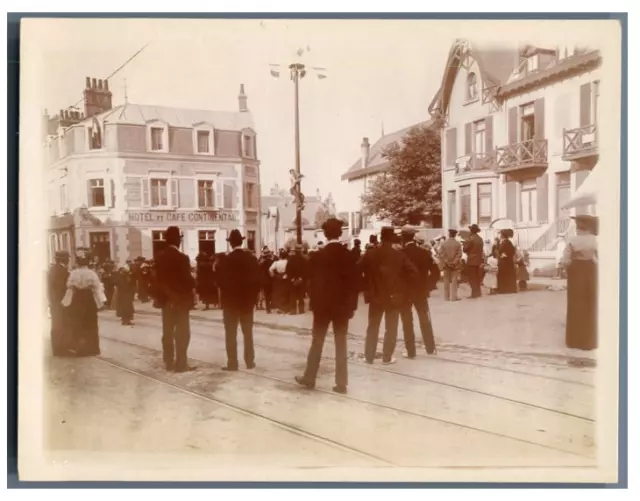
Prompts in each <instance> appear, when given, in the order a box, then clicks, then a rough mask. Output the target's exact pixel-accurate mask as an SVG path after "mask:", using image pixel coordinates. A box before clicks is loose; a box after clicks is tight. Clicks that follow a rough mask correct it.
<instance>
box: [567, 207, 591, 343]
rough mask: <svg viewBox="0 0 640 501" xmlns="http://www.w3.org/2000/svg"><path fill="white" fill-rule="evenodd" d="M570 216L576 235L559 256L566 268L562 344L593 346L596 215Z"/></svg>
mask: <svg viewBox="0 0 640 501" xmlns="http://www.w3.org/2000/svg"><path fill="white" fill-rule="evenodd" d="M574 219H575V221H576V235H575V236H574V237H573V238H571V239H570V240H569V242H568V243H567V246H566V248H565V250H564V257H563V259H562V265H563V266H564V268H565V269H566V270H567V327H566V344H567V347H568V348H576V349H579V350H594V349H595V348H597V347H598V244H597V239H596V235H597V234H598V219H597V218H596V217H593V216H577V217H575V218H574Z"/></svg>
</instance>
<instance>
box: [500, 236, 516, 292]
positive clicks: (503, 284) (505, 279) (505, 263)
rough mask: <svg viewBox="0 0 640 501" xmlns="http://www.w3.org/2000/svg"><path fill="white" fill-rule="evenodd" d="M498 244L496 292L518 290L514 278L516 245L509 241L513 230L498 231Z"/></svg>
mask: <svg viewBox="0 0 640 501" xmlns="http://www.w3.org/2000/svg"><path fill="white" fill-rule="evenodd" d="M500 237H501V238H500V245H499V246H498V294H514V293H516V292H518V284H517V280H516V261H515V256H516V247H515V245H513V243H512V242H511V238H512V237H513V230H502V231H501V232H500Z"/></svg>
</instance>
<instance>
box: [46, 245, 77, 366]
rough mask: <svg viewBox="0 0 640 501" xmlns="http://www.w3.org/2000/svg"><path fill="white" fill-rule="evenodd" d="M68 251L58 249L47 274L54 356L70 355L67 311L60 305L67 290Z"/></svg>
mask: <svg viewBox="0 0 640 501" xmlns="http://www.w3.org/2000/svg"><path fill="white" fill-rule="evenodd" d="M68 267H69V253H68V252H66V251H58V252H56V255H55V263H54V264H53V265H52V266H51V268H49V273H48V276H47V282H48V295H49V313H50V314H51V349H52V351H53V356H54V357H62V356H67V355H71V351H70V349H71V344H70V342H69V337H68V335H67V321H66V319H67V313H66V311H65V308H64V306H62V304H61V303H62V298H64V295H65V293H66V292H67V280H68V278H69V268H68Z"/></svg>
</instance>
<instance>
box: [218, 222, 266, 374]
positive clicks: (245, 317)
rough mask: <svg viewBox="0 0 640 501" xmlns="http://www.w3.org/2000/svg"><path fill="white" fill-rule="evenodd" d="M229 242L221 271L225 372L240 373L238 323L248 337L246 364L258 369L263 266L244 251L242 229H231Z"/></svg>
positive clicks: (219, 279)
mask: <svg viewBox="0 0 640 501" xmlns="http://www.w3.org/2000/svg"><path fill="white" fill-rule="evenodd" d="M227 241H228V242H229V245H230V246H231V249H232V250H231V252H230V253H229V254H228V255H227V256H225V257H224V258H223V259H222V260H221V262H220V266H219V268H218V283H219V285H220V290H221V292H222V319H223V323H224V339H225V345H226V348H227V365H226V366H225V367H223V368H222V370H225V371H237V370H238V340H237V338H238V324H240V328H241V329H242V336H243V338H244V362H245V364H246V366H247V369H253V368H254V367H255V366H256V363H255V353H254V350H253V309H254V307H255V305H256V301H257V299H258V294H259V293H260V285H261V280H260V266H259V265H258V260H257V259H256V257H255V256H254V255H253V254H252V253H250V252H245V251H244V250H243V249H242V242H243V241H244V237H243V236H242V234H241V233H240V231H239V230H237V229H234V230H231V232H230V233H229V238H228V239H227Z"/></svg>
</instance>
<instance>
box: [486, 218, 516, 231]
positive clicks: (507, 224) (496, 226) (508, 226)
mask: <svg viewBox="0 0 640 501" xmlns="http://www.w3.org/2000/svg"><path fill="white" fill-rule="evenodd" d="M515 227H516V225H515V223H514V222H513V221H512V220H511V219H509V218H508V217H500V218H498V219H494V220H493V221H491V224H490V225H489V228H491V229H492V230H513V229H514V228H515Z"/></svg>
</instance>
